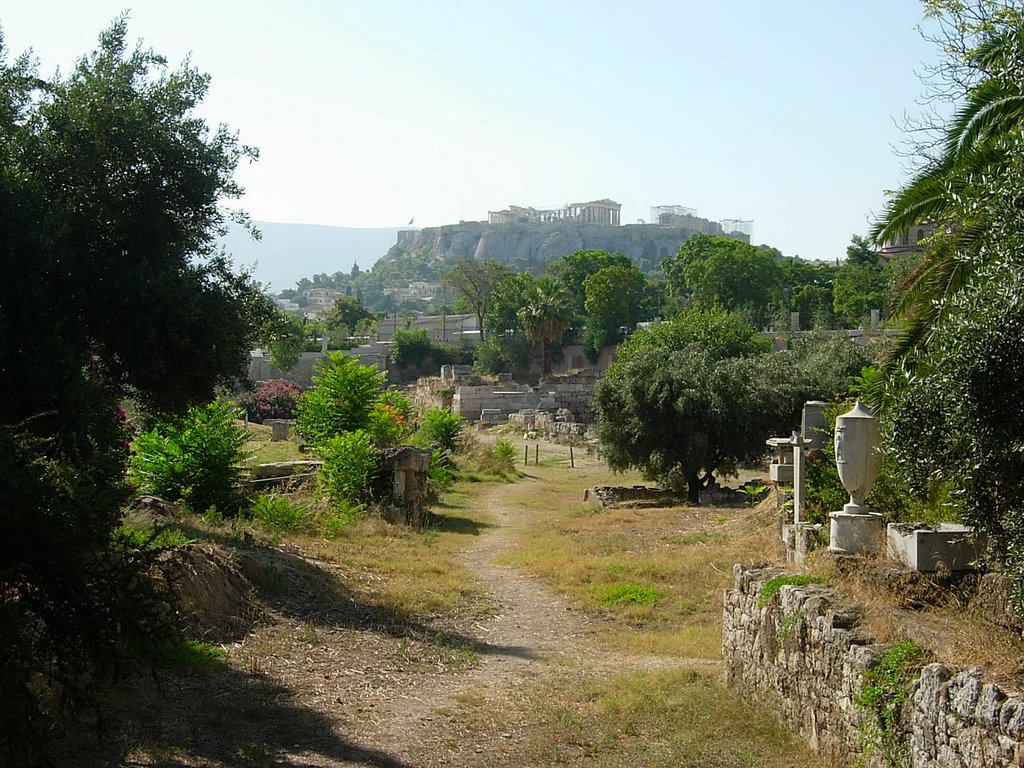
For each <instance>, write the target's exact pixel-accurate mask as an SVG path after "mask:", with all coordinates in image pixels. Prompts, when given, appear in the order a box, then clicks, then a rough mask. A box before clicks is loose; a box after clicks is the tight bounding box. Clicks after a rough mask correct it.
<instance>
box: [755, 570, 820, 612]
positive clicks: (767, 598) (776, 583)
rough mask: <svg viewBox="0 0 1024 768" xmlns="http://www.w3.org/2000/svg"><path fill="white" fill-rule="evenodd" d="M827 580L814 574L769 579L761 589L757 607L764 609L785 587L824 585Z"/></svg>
mask: <svg viewBox="0 0 1024 768" xmlns="http://www.w3.org/2000/svg"><path fill="white" fill-rule="evenodd" d="M824 583H825V579H824V578H823V577H821V576H815V575H814V574H812V573H802V574H796V575H792V574H790V575H785V576H775V577H773V578H771V579H768V581H766V582H765V583H764V586H763V587H761V594H760V595H758V596H757V607H758V608H764V607H765V606H766V605H768V603H770V602H771V601H772V598H773V597H775V595H776V594H777V593H778V591H779V590H780V589H782V588H783V587H785V586H800V585H801V584H824Z"/></svg>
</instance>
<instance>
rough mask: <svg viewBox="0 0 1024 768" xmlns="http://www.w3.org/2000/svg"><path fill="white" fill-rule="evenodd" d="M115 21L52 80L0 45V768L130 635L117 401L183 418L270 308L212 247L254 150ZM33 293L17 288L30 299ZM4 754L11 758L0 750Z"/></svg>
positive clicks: (135, 560)
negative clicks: (132, 400) (54, 705)
mask: <svg viewBox="0 0 1024 768" xmlns="http://www.w3.org/2000/svg"><path fill="white" fill-rule="evenodd" d="M125 37H126V25H125V21H124V19H123V18H122V19H119V20H118V21H117V22H115V23H114V24H113V25H112V26H111V28H110V29H109V30H107V31H106V32H104V33H103V34H102V35H101V37H100V40H99V46H98V48H97V49H96V51H95V52H93V53H92V54H90V55H88V56H86V57H84V58H82V59H81V60H80V61H79V62H78V63H77V64H76V66H75V67H74V69H73V70H71V72H70V73H69V74H68V75H67V76H65V77H61V76H59V75H58V76H56V77H55V78H54V79H52V80H50V81H48V82H44V81H42V80H41V79H40V78H39V77H38V76H37V74H36V72H35V71H34V70H33V68H32V66H31V63H30V59H29V58H28V57H26V56H22V57H20V58H18V59H16V60H15V62H14V63H13V64H12V65H8V64H7V63H6V50H5V49H4V48H3V44H2V40H0V389H2V390H3V392H4V393H5V395H4V397H3V398H2V399H0V528H2V529H3V531H4V535H3V536H0V595H3V599H0V658H2V659H3V662H2V663H0V689H2V690H3V691H4V695H3V697H2V699H3V700H2V702H0V762H3V763H5V764H7V763H9V764H12V765H13V764H21V761H20V760H19V759H18V757H17V756H11V754H9V753H11V752H12V751H13V750H16V748H17V746H18V743H19V741H18V739H21V738H22V737H23V736H24V734H25V727H26V724H31V723H32V722H33V720H34V718H36V717H38V716H39V714H40V711H41V699H40V698H39V697H40V695H42V696H43V697H44V698H45V696H46V694H47V692H49V693H53V692H63V694H64V695H65V696H69V697H73V696H74V694H76V693H78V692H80V691H81V689H82V685H83V684H84V682H85V681H87V680H90V679H92V680H95V679H97V677H96V675H95V673H96V672H97V671H102V670H103V669H105V668H107V667H108V666H109V665H110V664H111V663H112V662H113V660H114V659H115V658H116V654H117V651H118V649H119V648H120V647H121V645H122V642H123V641H124V640H125V638H126V637H127V636H129V635H133V634H134V635H135V636H136V637H137V636H138V635H139V633H144V632H146V631H148V629H147V627H148V626H151V625H146V624H145V622H144V619H145V617H147V616H149V615H150V614H147V612H146V611H145V610H143V608H142V606H141V604H140V603H138V602H135V601H134V598H138V597H139V596H140V589H141V586H142V585H143V584H144V583H145V580H144V579H140V578H138V577H137V576H136V575H135V573H134V572H135V569H137V568H139V567H142V566H143V565H144V563H143V562H142V560H143V557H142V555H141V554H140V553H138V552H136V551H134V550H133V549H132V548H131V547H130V546H129V545H128V544H127V543H126V542H124V541H123V540H122V539H121V538H120V537H119V536H118V535H117V528H118V525H119V521H120V512H119V505H120V502H121V501H122V500H123V499H124V498H125V493H126V491H127V488H126V486H125V482H124V477H125V472H124V469H125V460H126V458H127V451H126V449H125V447H124V444H125V441H126V439H127V435H126V433H125V430H124V427H123V425H122V423H121V420H120V419H119V417H118V413H119V411H118V408H117V404H118V400H119V398H121V397H123V396H125V395H133V396H134V397H136V398H137V399H138V400H139V401H141V402H143V403H145V404H148V405H150V406H152V407H154V408H160V409H183V408H184V407H185V406H187V405H189V404H191V403H195V402H199V401H203V400H207V399H209V398H210V397H211V396H212V394H213V391H214V387H215V386H216V385H217V384H219V383H226V382H230V381H231V380H232V379H234V378H235V377H237V376H240V375H242V374H243V372H244V370H245V365H246V363H247V362H248V354H249V350H250V349H251V346H252V344H253V343H254V341H255V339H256V337H257V334H258V331H259V329H260V328H261V327H263V325H264V323H265V321H266V319H267V318H268V317H269V313H270V311H271V305H270V303H269V301H268V300H267V299H266V298H265V297H263V296H262V294H261V293H260V292H259V291H258V290H256V288H255V286H254V285H253V284H252V283H251V282H250V281H249V280H247V279H246V278H245V277H244V276H239V275H237V274H235V273H234V272H233V271H232V270H231V269H230V265H229V264H228V261H227V259H226V258H225V257H224V256H223V255H222V254H220V253H219V251H218V247H217V245H216V243H217V238H218V236H219V235H220V234H221V233H222V232H223V230H224V224H225V220H226V216H227V214H226V213H225V211H224V209H223V208H222V207H221V202H222V201H223V200H225V199H229V198H232V197H237V196H238V195H239V194H240V192H241V189H240V188H239V187H238V185H237V184H236V183H235V182H234V181H233V178H232V177H233V172H234V169H235V166H236V165H237V163H238V161H239V159H240V158H241V157H242V156H243V155H244V154H245V153H247V152H248V150H246V149H245V148H244V147H241V146H239V144H238V142H237V138H236V137H235V135H234V134H233V133H231V132H230V131H228V129H227V128H225V127H221V128H218V129H216V130H211V129H210V128H209V127H208V126H207V125H206V123H205V122H204V121H203V120H202V119H200V118H199V117H197V116H196V114H195V108H196V107H197V106H198V104H199V103H200V101H201V100H202V98H203V96H204V94H205V92H206V88H207V85H208V82H209V81H208V78H207V77H206V76H205V75H202V74H201V73H199V72H197V71H195V70H194V69H192V68H190V67H188V66H185V67H182V68H180V69H175V70H172V69H169V68H168V67H167V66H166V63H165V61H164V60H163V59H162V58H161V57H159V56H157V55H156V54H155V53H153V52H152V51H149V50H146V49H143V48H140V47H137V48H134V49H130V48H129V47H128V45H127V44H126V42H125ZM26 286H29V289H28V290H26V289H25V287H26ZM5 753H8V754H5Z"/></svg>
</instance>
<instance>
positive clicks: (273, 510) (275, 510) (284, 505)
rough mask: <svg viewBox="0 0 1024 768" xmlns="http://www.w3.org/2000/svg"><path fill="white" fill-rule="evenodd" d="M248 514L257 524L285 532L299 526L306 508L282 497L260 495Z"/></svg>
mask: <svg viewBox="0 0 1024 768" xmlns="http://www.w3.org/2000/svg"><path fill="white" fill-rule="evenodd" d="M250 514H251V516H252V518H253V520H256V521H257V522H260V523H263V524H264V525H269V526H271V527H274V528H280V529H282V530H286V531H287V530H294V529H296V528H299V527H300V526H301V524H302V520H303V518H304V517H305V516H306V508H305V507H304V506H303V505H302V504H297V503H295V502H293V501H291V500H290V499H286V498H285V497H283V496H268V495H266V494H263V493H261V494H260V495H259V497H257V499H256V501H255V502H254V503H253V505H252V509H251V510H250Z"/></svg>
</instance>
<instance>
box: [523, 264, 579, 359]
mask: <svg viewBox="0 0 1024 768" xmlns="http://www.w3.org/2000/svg"><path fill="white" fill-rule="evenodd" d="M570 301H571V299H570V297H569V293H568V292H567V291H566V290H565V288H564V287H563V286H562V284H561V283H560V282H559V281H557V280H552V279H551V278H549V277H541V278H538V279H537V282H536V283H534V285H533V287H532V289H531V290H530V293H529V294H528V295H527V297H526V306H524V307H523V308H522V309H521V310H520V311H519V318H520V322H521V323H522V325H523V327H524V328H525V329H526V335H527V336H528V337H529V338H530V339H532V340H533V341H534V342H536V343H537V344H539V345H540V348H541V373H542V374H543V375H545V376H546V375H548V374H549V373H551V348H552V347H553V346H554V345H556V344H558V343H560V342H561V340H562V337H563V336H564V335H565V332H566V330H567V329H568V328H569V324H570V323H571V322H572V307H571V304H570Z"/></svg>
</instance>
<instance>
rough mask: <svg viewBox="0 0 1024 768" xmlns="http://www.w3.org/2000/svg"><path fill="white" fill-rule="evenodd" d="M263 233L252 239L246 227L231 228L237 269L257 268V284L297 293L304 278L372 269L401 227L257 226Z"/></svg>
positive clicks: (230, 247)
mask: <svg viewBox="0 0 1024 768" xmlns="http://www.w3.org/2000/svg"><path fill="white" fill-rule="evenodd" d="M255 224H256V228H257V229H258V230H259V231H260V232H261V233H262V234H263V238H262V239H261V240H259V241H256V240H253V239H252V238H251V237H250V236H249V234H248V233H247V232H246V231H245V230H244V229H242V227H239V226H235V225H232V227H231V229H230V231H229V232H228V234H227V236H225V237H224V239H223V241H222V242H223V243H224V246H225V247H226V248H227V251H228V253H229V254H231V256H232V260H233V261H234V263H235V266H236V267H247V268H249V267H253V265H255V268H254V269H253V276H254V277H255V279H256V280H257V282H259V283H262V284H267V283H269V284H270V287H271V289H272V290H273V291H274V292H275V293H276V292H278V291H282V290H284V289H285V288H294V287H295V283H297V282H298V281H299V280H301V279H302V278H304V277H309V278H312V277H313V275H315V274H319V273H326V274H328V275H333V274H334V273H335V272H349V271H351V269H352V265H353V264H358V265H359V268H360V269H364V270H366V269H370V268H371V267H372V266H373V265H374V264H375V263H376V262H377V260H378V259H380V258H381V257H382V256H384V254H386V253H387V252H388V249H389V248H390V247H391V246H392V245H394V244H395V241H396V239H397V238H398V228H397V227H389V228H381V229H359V228H356V227H327V226H320V225H317V224H279V223H276V222H272V221H257V222H255Z"/></svg>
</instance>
